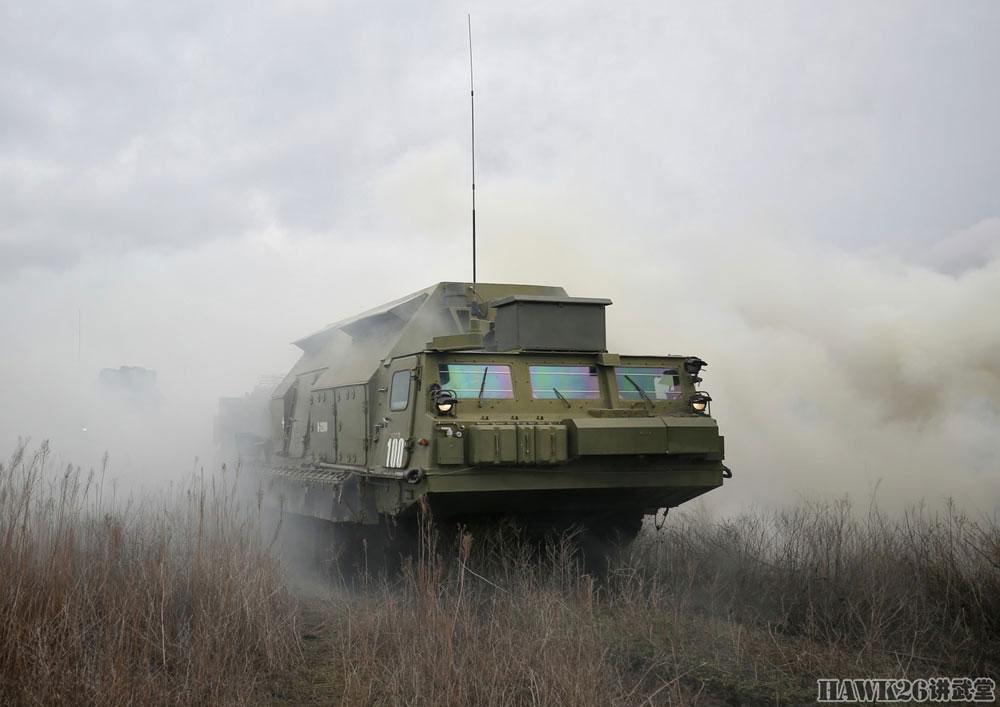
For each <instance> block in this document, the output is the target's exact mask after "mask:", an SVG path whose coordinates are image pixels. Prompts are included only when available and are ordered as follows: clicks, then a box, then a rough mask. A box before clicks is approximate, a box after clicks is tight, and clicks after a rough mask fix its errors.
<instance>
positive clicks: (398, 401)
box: [389, 371, 410, 412]
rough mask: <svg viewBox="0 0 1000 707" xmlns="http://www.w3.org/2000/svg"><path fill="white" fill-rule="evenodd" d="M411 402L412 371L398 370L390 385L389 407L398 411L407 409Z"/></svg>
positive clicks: (393, 375)
mask: <svg viewBox="0 0 1000 707" xmlns="http://www.w3.org/2000/svg"><path fill="white" fill-rule="evenodd" d="M409 404H410V372H409V371H396V372H395V373H393V374H392V385H391V386H389V409H390V410H392V411H394V412H396V411H399V410H405V409H406V406H407V405H409Z"/></svg>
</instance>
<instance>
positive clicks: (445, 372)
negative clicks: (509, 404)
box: [438, 363, 514, 400]
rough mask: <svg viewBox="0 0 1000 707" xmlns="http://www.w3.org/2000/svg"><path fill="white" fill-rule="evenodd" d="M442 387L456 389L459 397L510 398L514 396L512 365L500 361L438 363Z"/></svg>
mask: <svg viewBox="0 0 1000 707" xmlns="http://www.w3.org/2000/svg"><path fill="white" fill-rule="evenodd" d="M438 376H439V377H440V379H441V387H442V388H446V389H448V390H454V391H455V395H457V396H458V397H459V398H472V399H473V400H476V399H478V398H479V391H480V390H481V391H482V393H483V400H490V399H492V400H509V399H511V398H513V397H514V384H513V382H512V381H511V377H510V366H507V365H503V364H499V363H489V364H483V363H442V364H439V365H438Z"/></svg>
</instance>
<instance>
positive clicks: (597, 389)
mask: <svg viewBox="0 0 1000 707" xmlns="http://www.w3.org/2000/svg"><path fill="white" fill-rule="evenodd" d="M528 373H529V374H530V375H531V397H533V398H535V399H536V400H557V399H558V398H559V395H562V396H563V397H564V398H566V399H567V400H597V399H598V398H600V397H601V384H600V381H598V379H597V368H596V367H594V366H528ZM556 391H558V393H557V392H556Z"/></svg>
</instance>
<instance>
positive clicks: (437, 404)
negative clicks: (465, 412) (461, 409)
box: [430, 383, 458, 415]
mask: <svg viewBox="0 0 1000 707" xmlns="http://www.w3.org/2000/svg"><path fill="white" fill-rule="evenodd" d="M434 385H435V386H436V385H437V384H436V383H435V384H434ZM430 394H431V401H432V403H433V405H434V412H435V413H437V414H438V415H454V414H455V408H456V407H457V406H458V396H457V395H456V394H455V391H454V390H443V389H441V388H440V387H438V388H435V387H434V386H431V391H430Z"/></svg>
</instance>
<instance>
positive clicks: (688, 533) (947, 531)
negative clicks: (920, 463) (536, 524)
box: [0, 446, 1000, 705]
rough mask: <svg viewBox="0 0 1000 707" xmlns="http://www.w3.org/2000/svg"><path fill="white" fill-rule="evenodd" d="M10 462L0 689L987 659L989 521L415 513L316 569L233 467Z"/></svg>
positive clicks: (991, 665) (782, 693)
mask: <svg viewBox="0 0 1000 707" xmlns="http://www.w3.org/2000/svg"><path fill="white" fill-rule="evenodd" d="M47 454H48V452H47V449H46V448H45V447H44V446H42V447H41V448H40V449H38V450H37V451H35V452H33V453H31V454H28V453H26V452H25V451H24V450H19V451H18V452H17V453H15V455H14V456H13V457H12V459H11V460H10V461H9V462H8V463H6V464H4V465H3V467H2V470H0V703H2V704H272V705H298V704H313V705H320V704H347V705H356V704H373V705H374V704H379V705H400V704H407V705H472V704H505V705H522V704H560V705H609V704H611V705H632V704H654V705H659V704H701V705H724V704H807V703H812V702H813V701H814V700H815V694H816V692H815V691H816V687H815V680H816V678H818V677H863V676H873V677H898V676H906V677H911V678H916V677H931V676H937V675H945V676H993V677H996V676H997V674H998V666H1000V528H998V526H997V524H996V523H995V522H994V521H992V520H990V519H979V518H970V517H968V516H967V515H966V514H964V513H962V512H961V511H960V510H959V509H956V508H954V507H946V508H944V509H943V510H939V511H931V510H928V509H926V508H913V509H910V510H909V511H907V512H905V513H902V514H899V515H892V516H890V515H888V514H885V513H883V512H881V511H880V510H879V509H878V508H876V507H874V506H871V507H866V508H862V509H856V508H852V507H851V506H850V504H849V503H848V502H847V501H846V500H840V501H831V502H816V503H805V504H802V505H800V506H798V507H795V508H791V509H788V510H786V511H783V512H775V513H764V512H750V513H747V514H745V515H742V516H739V517H737V518H731V519H726V520H713V519H710V518H707V517H704V516H699V515H698V514H696V513H684V512H677V511H675V512H673V513H672V514H671V515H670V516H669V519H668V521H667V523H666V525H665V526H664V528H663V529H662V530H660V531H659V532H657V531H655V530H653V529H652V528H649V529H647V530H644V532H643V534H642V535H640V538H639V539H638V540H637V541H636V542H635V543H634V544H633V545H632V546H631V547H629V548H627V549H624V550H622V552H621V553H620V556H619V557H617V558H615V560H614V561H613V562H612V567H611V570H610V571H609V573H608V575H607V576H606V577H603V578H600V579H595V578H593V577H592V576H590V575H587V574H584V573H582V572H581V571H580V569H579V563H578V561H577V558H576V556H575V553H574V550H573V548H574V543H573V542H572V539H571V538H566V537H564V538H561V539H555V540H553V541H552V542H551V543H549V544H548V545H546V546H545V547H544V548H542V549H541V550H539V549H538V548H537V547H533V546H530V545H528V544H526V543H523V542H520V538H519V537H518V533H517V530H516V529H515V528H500V529H497V530H495V531H491V532H486V533H480V534H479V535H478V536H477V535H472V534H468V533H466V534H462V535H460V536H459V537H458V538H457V539H455V541H454V542H453V543H451V544H447V545H446V544H444V543H443V541H440V540H439V539H438V536H437V535H436V534H435V532H434V529H433V523H428V524H427V525H426V527H425V533H424V536H423V537H424V540H423V542H422V543H421V552H420V554H419V555H418V556H417V557H415V558H413V559H412V560H411V561H410V562H408V563H407V564H406V565H405V567H404V570H403V572H402V574H401V575H400V576H396V577H392V578H386V577H361V578H357V579H356V580H355V581H354V582H353V583H351V585H350V586H345V585H344V584H343V583H338V582H337V581H336V580H331V579H330V578H329V574H328V573H326V572H324V570H323V568H318V569H317V568H313V572H312V574H307V575H305V576H303V574H302V572H301V571H300V570H301V568H293V567H289V566H287V563H283V562H282V558H281V551H280V548H281V547H282V543H281V542H280V540H279V541H278V542H275V541H274V536H273V535H272V534H271V533H269V532H262V527H263V526H262V522H261V517H260V511H259V508H258V506H257V504H256V503H254V502H253V501H251V502H246V501H245V500H241V496H240V495H239V494H237V493H236V487H237V481H236V478H235V477H236V474H235V473H233V472H225V471H223V472H216V473H214V474H206V475H204V476H203V475H201V474H199V475H198V476H196V477H194V478H192V479H191V480H190V482H189V483H188V484H186V485H184V486H182V487H178V488H176V489H175V490H174V491H172V492H169V493H165V494H159V495H156V496H153V497H149V498H134V499H127V500H122V499H120V498H113V497H112V494H110V493H109V488H108V484H106V483H105V482H104V481H103V480H102V474H101V473H100V472H97V473H93V474H91V473H82V472H80V471H79V470H76V469H67V470H62V471H59V473H56V472H55V470H52V469H48V468H47Z"/></svg>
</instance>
